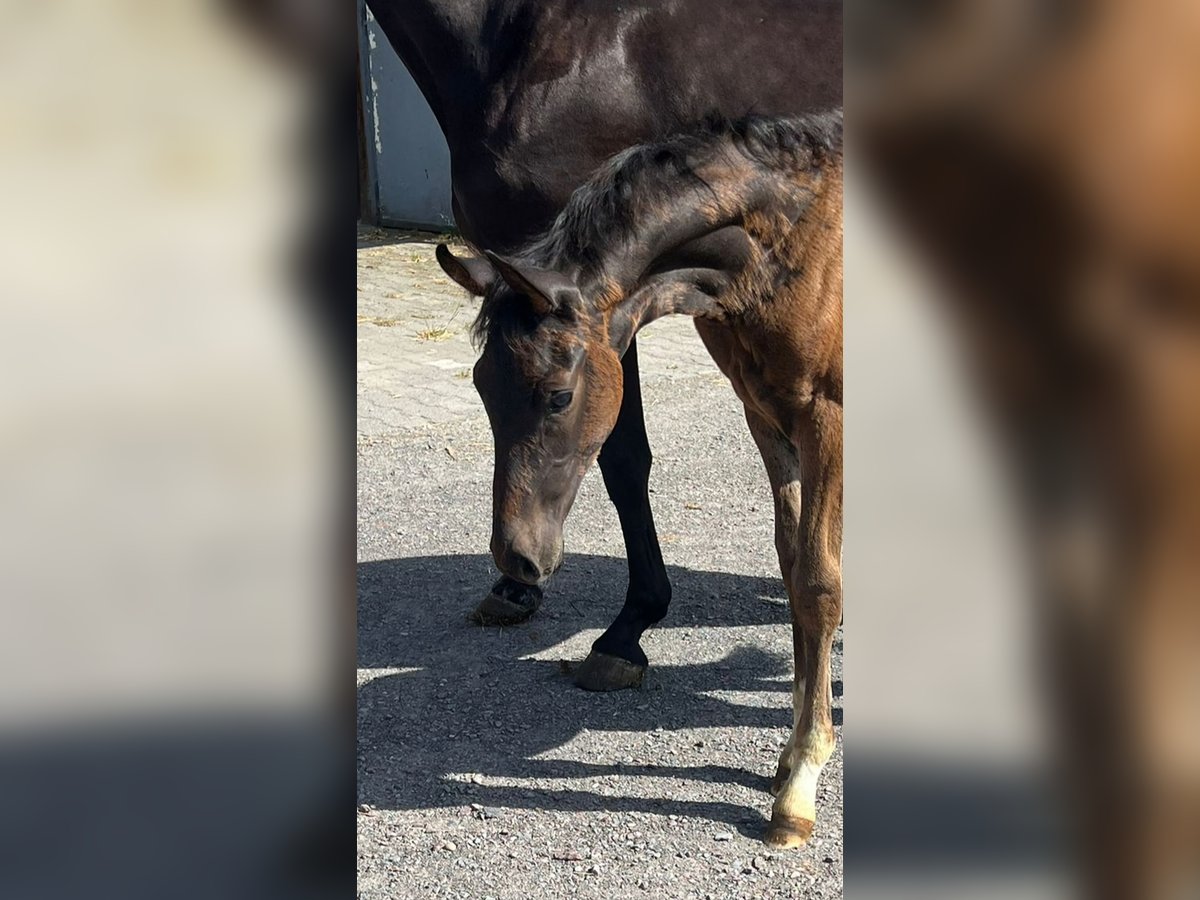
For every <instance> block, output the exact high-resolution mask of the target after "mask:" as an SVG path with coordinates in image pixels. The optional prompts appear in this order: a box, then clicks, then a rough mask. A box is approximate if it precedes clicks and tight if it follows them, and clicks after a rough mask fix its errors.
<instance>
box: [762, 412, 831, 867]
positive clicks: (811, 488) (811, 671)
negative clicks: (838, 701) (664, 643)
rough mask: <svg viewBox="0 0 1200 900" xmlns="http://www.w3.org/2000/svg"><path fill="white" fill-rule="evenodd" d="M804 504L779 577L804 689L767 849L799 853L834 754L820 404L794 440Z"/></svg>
mask: <svg viewBox="0 0 1200 900" xmlns="http://www.w3.org/2000/svg"><path fill="white" fill-rule="evenodd" d="M800 468H801V471H802V473H803V477H804V489H803V490H804V501H803V509H802V510H801V514H800V529H799V535H798V538H799V542H798V546H797V548H796V549H797V552H796V555H795V560H794V562H793V563H792V566H791V571H790V572H789V573H785V576H784V577H785V579H786V580H787V586H788V599H789V602H790V606H791V611H792V630H793V642H794V644H795V646H796V666H797V680H798V681H799V675H800V671H801V670H803V672H804V680H805V682H806V683H807V690H806V691H804V692H803V695H802V697H801V696H799V692H797V693H798V696H797V700H798V701H802V704H803V705H802V706H801V707H800V708H799V709H797V710H796V716H795V723H796V724H795V729H794V731H793V734H792V738H791V740H790V741H789V742H788V746H789V748H790V759H788V760H786V761H785V760H782V759H781V760H780V775H783V776H785V777H784V781H783V785H782V787H781V788H780V790H779V795H778V797H776V799H775V805H774V807H773V808H772V810H771V824H770V827H769V828H768V830H767V843H768V844H771V845H773V846H776V847H799V846H801V845H802V844H804V843H805V841H807V840H808V838H809V836H810V835H811V834H812V829H813V823H814V822H815V821H816V816H817V781H818V779H819V778H820V775H821V770H822V768H823V767H824V765H825V763H826V762H827V761H828V759H829V757H830V756H831V755H832V753H833V746H834V732H833V690H832V679H831V671H830V669H831V663H830V658H831V656H832V653H833V636H834V632H835V631H836V630H837V627H838V625H839V624H840V622H841V618H842V566H841V545H842V408H841V405H840V404H839V403H835V402H833V401H832V400H828V399H823V398H819V399H817V400H816V401H814V405H813V408H812V412H811V415H809V416H808V417H806V420H805V422H804V424H803V426H802V429H801V434H800Z"/></svg>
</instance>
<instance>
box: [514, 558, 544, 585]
mask: <svg viewBox="0 0 1200 900" xmlns="http://www.w3.org/2000/svg"><path fill="white" fill-rule="evenodd" d="M509 564H510V565H511V566H512V569H513V571H512V572H511V573H509V574H511V575H512V577H513V578H516V579H517V580H518V581H524V582H525V583H526V584H537V583H538V582H539V581H541V580H542V570H541V568H540V567H539V566H538V565H537V564H536V563H534V561H533V560H531V559H530V558H529V557H528V556H525V555H524V554H521V553H518V552H516V551H515V550H514V551H513V553H512V555H511V556H510V557H509Z"/></svg>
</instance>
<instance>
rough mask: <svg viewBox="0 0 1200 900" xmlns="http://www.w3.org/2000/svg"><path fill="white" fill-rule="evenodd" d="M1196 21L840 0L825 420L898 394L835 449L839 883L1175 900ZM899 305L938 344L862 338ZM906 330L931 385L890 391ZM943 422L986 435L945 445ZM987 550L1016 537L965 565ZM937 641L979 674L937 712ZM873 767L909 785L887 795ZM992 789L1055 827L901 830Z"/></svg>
mask: <svg viewBox="0 0 1200 900" xmlns="http://www.w3.org/2000/svg"><path fill="white" fill-rule="evenodd" d="M1198 13H1200V7H1197V5H1196V4H1195V3H1194V2H1136V3H1135V2H1116V0H1113V2H1086V0H1073V2H1045V3H1035V2H1028V0H1026V2H1008V0H996V2H991V0H988V2H983V0H976V2H933V3H919V4H917V3H902V4H901V3H882V2H880V3H876V2H865V0H864V2H860V3H852V4H848V8H847V12H846V15H847V17H848V20H849V21H848V22H847V25H848V29H847V33H848V41H847V54H848V57H849V60H848V61H849V62H850V66H849V69H848V72H849V73H850V74H849V75H848V81H849V82H850V83H849V84H848V89H849V90H848V95H849V100H848V104H847V105H848V113H849V115H848V119H849V121H850V126H849V128H850V134H851V136H852V138H851V142H850V144H851V146H852V147H853V148H855V150H856V151H857V161H858V163H859V168H858V170H859V172H860V174H861V175H863V176H864V177H863V178H862V179H861V180H860V181H858V182H857V187H858V188H859V192H857V193H856V194H855V195H854V196H850V195H849V194H848V200H847V203H848V204H855V203H857V204H859V205H858V207H857V208H856V209H851V210H850V211H849V213H848V215H847V217H846V218H847V222H848V223H850V225H849V227H848V231H849V233H848V235H847V237H848V242H849V245H850V252H848V254H847V259H846V269H847V296H846V306H847V325H846V329H847V344H846V346H847V351H846V352H847V355H848V356H849V357H850V358H849V359H848V360H847V367H846V368H847V372H848V373H849V376H848V377H849V378H850V385H849V386H848V388H847V395H848V397H849V398H850V399H849V405H848V416H847V423H848V428H850V429H860V428H861V429H862V431H860V432H858V433H859V434H866V433H867V432H868V431H869V430H870V429H871V428H872V427H874V428H875V429H876V430H877V431H878V430H880V419H879V418H876V419H874V420H869V421H864V419H863V418H862V414H861V410H862V409H863V407H864V406H870V405H871V402H872V400H873V399H876V400H877V399H878V398H879V397H880V396H887V397H889V398H890V399H891V400H892V401H893V405H892V406H891V407H890V409H891V410H892V425H893V427H892V428H891V429H890V430H889V431H888V432H887V434H886V437H885V439H884V440H878V439H877V440H875V441H873V442H870V443H864V442H859V441H856V439H855V432H854V431H853V430H852V431H851V433H850V434H848V436H847V455H848V457H850V458H848V460H847V472H848V476H847V485H848V487H847V494H848V497H847V500H848V502H847V516H846V520H847V542H846V547H847V551H846V572H847V597H848V598H850V599H849V602H848V604H847V609H848V610H849V612H848V613H847V625H846V630H847V636H848V638H849V640H850V642H851V646H852V647H853V648H854V652H853V653H852V654H849V655H848V658H847V662H846V677H847V680H848V683H850V684H852V685H854V686H855V687H856V689H857V690H859V691H861V692H862V693H861V694H860V696H862V697H864V698H865V699H866V700H867V701H868V703H869V705H870V708H869V709H867V710H866V711H864V712H863V719H862V721H861V722H859V723H855V722H851V723H850V724H849V725H848V727H847V730H846V748H847V750H846V756H847V762H846V783H847V789H846V810H845V817H846V847H847V859H846V873H847V874H846V883H847V892H848V894H850V895H852V896H857V895H858V893H859V888H862V887H865V886H866V884H867V883H868V882H870V883H872V884H884V885H886V888H887V890H886V894H885V895H887V896H895V895H896V894H895V891H896V889H897V886H898V885H900V884H905V883H906V882H905V881H904V878H905V877H907V878H909V879H910V882H907V883H911V885H912V887H913V891H914V895H918V896H929V895H930V892H931V891H932V890H933V887H934V886H935V885H938V884H944V883H945V880H946V878H947V877H948V873H950V872H957V874H958V876H959V877H963V876H964V875H965V876H969V878H970V880H971V882H972V885H973V886H972V893H973V894H974V893H976V892H984V893H995V894H997V895H1007V896H1014V895H1015V896H1033V895H1037V896H1059V895H1061V894H1062V893H1064V892H1069V893H1072V894H1080V895H1083V896H1089V897H1127V898H1135V897H1136V898H1142V897H1147V898H1149V897H1185V896H1188V897H1191V896H1198V895H1200V869H1198V866H1200V403H1198V402H1197V398H1200V328H1198V326H1200V166H1198V165H1197V162H1196V161H1197V160H1198V159H1200V15H1198ZM877 210H882V211H881V212H879V211H877ZM913 293H916V294H919V295H921V297H922V299H923V301H924V305H923V307H922V309H921V311H920V312H914V313H905V314H904V315H916V316H926V317H933V316H936V317H937V318H936V320H935V319H933V318H930V319H929V322H930V328H929V330H928V333H929V334H930V335H933V334H936V335H937V337H936V339H933V342H932V344H930V343H927V342H926V341H928V340H931V339H930V338H927V339H926V341H922V342H919V343H918V342H913V341H909V342H904V343H903V345H902V346H895V345H894V344H893V345H887V344H881V345H879V346H874V345H872V344H871V343H870V342H869V341H868V342H866V343H864V342H862V341H858V340H856V337H855V336H856V333H857V334H861V333H864V332H865V333H867V334H870V333H871V323H870V322H868V320H867V319H866V318H865V316H867V315H868V314H869V313H868V310H875V311H878V310H879V309H880V308H884V309H885V312H884V315H892V316H896V315H901V313H898V312H897V309H901V310H903V309H908V308H910V307H911V305H912V304H911V300H910V299H908V298H909V297H910V296H911V295H912V294H913ZM889 305H892V308H891V309H888V307H889ZM859 329H861V330H859ZM896 338H897V341H896V342H894V343H900V342H903V337H902V336H901V335H899V334H898V335H896ZM931 347H933V348H934V352H936V353H940V354H942V355H943V356H944V357H945V359H944V361H943V362H942V363H941V365H943V366H944V368H943V369H942V371H941V376H940V380H938V379H934V380H930V381H927V382H925V383H924V385H923V387H924V390H923V391H921V392H918V393H914V394H906V395H901V394H899V393H898V392H897V391H896V390H895V382H896V381H897V380H901V381H903V380H904V379H905V378H906V375H905V372H906V371H910V370H920V369H925V368H928V366H929V365H930V356H929V353H930V348H931ZM947 382H950V383H952V385H953V386H952V387H950V388H948V387H947ZM881 392H882V393H881ZM931 397H936V398H939V399H938V400H933V401H931V399H930V398H931ZM941 398H947V399H941ZM956 398H957V399H962V400H965V403H963V404H962V406H961V408H956V407H955V403H956V402H957V399H956ZM931 402H932V403H933V404H934V405H935V406H936V409H937V414H936V415H933V416H932V418H930V417H929V416H928V415H927V414H923V413H922V411H923V410H924V411H926V413H927V412H928V411H929V410H930V409H931V408H932V407H931ZM955 417H957V418H960V419H961V420H962V421H964V422H970V423H971V425H970V427H971V428H973V434H974V436H975V438H976V440H977V441H978V438H980V437H982V438H983V439H984V440H983V442H980V443H978V444H977V446H974V447H969V448H968V447H966V445H959V444H955V443H953V442H950V441H947V440H945V439H944V435H942V434H941V433H940V432H939V431H938V427H939V425H941V424H942V423H943V422H944V421H945V420H946V419H947V418H955ZM906 452H909V453H911V454H912V457H911V459H909V460H908V461H907V463H906V462H905V460H904V454H905V453H906ZM897 456H899V459H897ZM931 460H936V463H935V464H934V465H933V467H931V465H930V463H931ZM963 460H967V461H968V463H969V465H968V468H970V467H971V466H972V465H973V466H974V468H973V469H972V471H971V474H970V475H968V476H964V475H963V472H964V468H963ZM934 468H936V472H934V474H933V475H932V476H931V477H930V479H929V480H928V481H927V482H926V483H920V482H919V481H918V482H914V481H913V480H912V478H911V477H909V476H911V474H912V473H913V472H914V471H915V472H916V473H917V474H918V478H919V477H920V473H921V472H922V471H933V469H934ZM871 473H873V474H871ZM881 473H886V474H881ZM888 476H891V478H889V477H888ZM891 479H897V480H899V482H900V483H902V484H904V485H905V486H904V488H903V489H897V488H896V487H894V486H889V484H890V483H892V482H891ZM872 483H875V484H877V485H879V488H878V489H877V490H875V491H873V492H872V491H868V490H866V486H867V485H869V484H872ZM948 484H949V485H958V486H959V491H958V493H956V494H955V499H956V501H957V502H953V503H949V504H943V505H941V506H939V504H938V503H937V500H938V498H939V497H944V496H945V494H946V489H947V485H948ZM887 498H892V499H894V500H896V504H895V505H894V506H891V505H889V504H888V503H887ZM881 500H882V501H883V502H881ZM939 509H940V510H941V511H942V512H943V513H947V515H941V514H939V512H938V510H939ZM881 522H883V523H891V525H892V528H890V529H889V528H884V527H881ZM981 535H988V536H990V537H991V538H996V537H999V536H1006V535H1007V536H1011V540H1010V541H1009V542H1008V543H1009V547H1010V549H1008V550H1007V551H1006V552H1003V551H1001V550H1000V549H999V548H1001V547H1002V546H1003V544H1002V543H997V542H995V541H992V542H990V543H989V546H990V547H991V548H992V552H993V555H991V556H987V564H986V565H984V566H980V567H979V568H978V569H976V570H975V571H974V572H973V573H970V575H969V576H968V577H960V576H961V575H962V563H963V561H964V559H965V558H966V557H964V555H963V548H970V547H972V546H973V544H972V541H973V540H974V541H978V539H979V537H980V536H981ZM897 543H900V544H901V545H902V546H905V547H911V549H912V552H911V553H910V554H907V555H905V554H902V553H897V550H898V547H897ZM995 554H1000V555H995ZM985 556H986V554H985ZM981 558H983V557H981ZM998 588H999V589H998ZM1015 603H1020V604H1021V606H1022V607H1023V609H1022V610H1021V611H1020V612H1019V613H1014V612H1013V610H1012V606H1013V605H1014V604H1015ZM856 609H857V612H855V610H856ZM1014 615H1018V616H1021V617H1023V618H1024V621H1023V622H1016V621H1014V620H1013V619H1012V616H1014ZM896 620H898V621H899V623H900V624H899V626H898V628H899V629H900V630H899V631H894V632H892V633H891V634H888V635H886V637H887V638H888V639H887V640H884V639H883V638H885V634H884V633H881V632H879V631H878V630H877V623H878V622H879V621H896ZM998 621H1005V622H1006V627H1005V628H1002V629H997V628H996V627H995V625H996V622H998ZM864 636H866V637H868V638H875V639H876V640H875V641H873V642H872V644H873V650H874V652H872V650H871V649H868V648H865V647H864V643H863V641H862V640H861V639H862V638H864ZM947 642H948V643H950V644H952V645H954V646H956V647H958V648H959V651H958V652H959V653H960V654H961V656H962V661H961V663H960V666H947V667H946V669H945V670H943V672H942V677H944V678H946V679H948V680H951V681H955V680H959V681H960V682H961V679H962V678H963V672H964V671H965V672H974V673H980V672H982V671H983V670H984V669H985V668H986V666H987V665H988V661H989V660H999V658H1000V657H1004V659H1003V661H1002V662H996V663H995V664H994V665H993V666H992V668H991V669H990V670H989V672H988V675H987V677H982V676H981V677H980V680H979V687H980V689H979V690H978V691H977V692H976V693H974V694H973V695H972V694H969V693H966V692H962V694H961V696H960V698H959V702H957V703H952V704H949V705H944V706H940V707H939V710H938V715H936V716H933V717H931V716H929V715H925V714H923V712H922V709H923V708H924V707H926V704H928V703H929V702H930V700H931V699H932V697H933V687H934V685H933V684H932V683H931V681H930V680H929V679H928V678H926V677H921V676H920V674H919V673H920V672H922V671H923V670H924V668H925V665H924V663H923V660H925V659H928V658H929V654H931V653H932V652H933V651H934V649H935V648H940V647H942V646H945V645H946V643H947ZM999 642H1003V643H1005V644H1007V646H1008V648H1009V649H1008V650H1007V651H997V645H998V643H999ZM1018 684H1021V685H1023V686H1024V687H1023V693H1022V692H1020V691H1016V688H1015V686H1016V685H1018ZM889 685H894V687H892V688H889V687H888V686H889ZM1014 692H1016V693H1014ZM993 694H999V695H1007V696H1009V697H1010V698H1011V697H1013V696H1021V697H1023V698H1024V701H1023V702H1021V701H1017V702H1014V703H1011V704H1010V706H1009V707H1006V706H1004V705H1003V704H996V703H994V702H993V699H994V697H993ZM913 707H920V708H922V709H917V710H915V711H914V710H913ZM856 726H857V727H856ZM973 737H974V739H972V738H973ZM860 773H862V774H860ZM872 773H873V774H872ZM879 773H885V774H887V775H888V776H889V777H890V779H891V780H890V781H887V780H886V779H885V782H884V783H891V782H896V781H899V782H905V781H906V780H907V781H909V782H911V781H912V780H913V779H914V778H915V779H919V778H922V777H926V778H927V784H926V787H925V789H923V790H915V789H911V784H910V785H909V788H910V789H907V790H903V791H898V792H895V796H894V797H892V800H893V801H894V802H893V803H892V804H891V805H889V801H888V796H889V795H888V794H886V792H880V791H877V790H875V791H873V790H872V785H874V784H877V783H878V782H879V778H880V777H882V776H879ZM1004 773H1007V774H1004ZM1020 773H1024V774H1023V775H1022V774H1020ZM1011 777H1020V778H1022V779H1024V783H1028V784H1031V785H1033V784H1038V783H1039V782H1038V779H1039V778H1040V779H1041V781H1040V784H1041V787H1040V788H1039V789H1037V790H1035V791H1034V793H1033V797H1034V798H1036V801H1034V800H1032V799H1031V806H1034V805H1039V804H1041V805H1045V806H1046V815H1047V816H1048V817H1049V819H1048V822H1049V821H1050V820H1052V822H1053V824H1052V825H1051V826H1050V827H1051V828H1052V829H1053V831H1052V832H1048V833H1053V834H1057V835H1060V837H1059V838H1058V839H1057V840H1054V841H1053V842H1051V841H1049V839H1047V840H1039V841H1038V842H1037V844H1038V847H1039V848H1040V849H1041V850H1042V852H1041V853H1034V854H1029V853H1022V852H1021V850H1020V848H1021V846H1022V839H1021V834H1022V829H1021V828H1015V829H1013V834H1012V835H1010V837H1012V840H1011V841H1009V843H1008V844H1007V845H1005V844H999V843H995V844H992V845H991V846H990V847H989V848H988V851H989V852H987V853H986V854H983V855H980V854H975V855H971V854H970V853H967V852H960V851H959V850H957V849H955V848H954V846H953V845H952V844H947V843H945V842H943V843H941V844H939V845H938V846H937V847H932V846H930V844H932V843H935V842H932V841H926V842H925V844H922V842H921V840H920V836H921V835H923V834H930V833H936V834H942V833H945V832H947V827H948V825H949V823H950V820H951V819H952V818H953V817H954V816H958V817H959V819H960V824H961V825H962V827H963V828H965V829H967V831H968V832H972V831H973V830H974V828H975V826H976V823H977V821H978V820H979V819H984V820H986V819H987V818H988V817H989V815H990V810H991V809H994V806H993V805H992V804H991V803H989V802H986V801H985V802H979V798H980V797H984V798H986V797H987V795H988V792H989V791H991V790H994V789H995V786H996V784H997V783H1000V784H1003V783H1005V782H1006V779H1008V778H1011ZM872 778H874V781H873V780H872ZM938 798H942V799H943V800H946V801H947V802H942V803H939V802H938ZM947 798H948V799H947ZM971 798H975V800H974V805H972V802H973V801H972V800H971ZM896 802H901V803H904V804H905V806H904V807H903V808H900V809H897V808H896V805H895V803H896ZM1032 818H1033V819H1034V820H1036V821H1041V818H1040V817H1039V816H1033V817H1032ZM933 819H936V820H937V821H938V823H939V828H938V829H936V831H934V832H931V831H930V827H929V826H930V821H931V820H933ZM1030 827H1031V828H1032V826H1030ZM860 829H861V830H860ZM953 831H954V829H950V833H953ZM1031 833H1036V832H1032V831H1030V829H1025V830H1024V834H1026V835H1028V834H1031ZM859 835H864V836H865V837H863V839H861V840H860V839H859ZM922 860H928V861H930V864H928V865H925V864H923V862H922ZM860 879H861V880H860ZM884 879H886V880H884ZM897 879H900V880H897ZM960 895H961V894H960Z"/></svg>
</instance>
